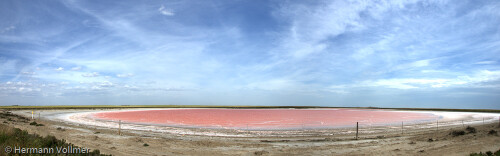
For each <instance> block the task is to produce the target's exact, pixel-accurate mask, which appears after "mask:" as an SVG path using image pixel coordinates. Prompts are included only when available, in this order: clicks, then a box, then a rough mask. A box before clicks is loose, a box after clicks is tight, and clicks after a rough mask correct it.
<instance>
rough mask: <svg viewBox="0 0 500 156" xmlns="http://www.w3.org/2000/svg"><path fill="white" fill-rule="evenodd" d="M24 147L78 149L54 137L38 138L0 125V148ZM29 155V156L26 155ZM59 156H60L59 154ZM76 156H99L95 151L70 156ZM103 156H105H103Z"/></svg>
mask: <svg viewBox="0 0 500 156" xmlns="http://www.w3.org/2000/svg"><path fill="white" fill-rule="evenodd" d="M7 146H10V147H14V146H17V147H24V148H53V149H54V150H55V149H56V147H59V148H60V147H68V146H72V147H73V148H78V146H75V145H73V144H71V143H66V141H65V140H64V139H63V140H59V139H56V137H54V136H51V135H48V136H45V137H42V136H39V135H37V134H29V133H28V132H27V131H23V130H21V129H19V128H12V127H9V126H7V125H3V124H0V147H7ZM2 152H3V151H2ZM28 155H31V154H28ZM43 155H49V156H52V155H58V154H57V153H48V154H43ZM59 155H61V154H59ZM71 155H76V156H87V155H92V156H93V155H100V156H103V154H100V151H99V150H97V149H95V150H92V151H91V152H89V153H85V154H71ZM104 156H105V155H104Z"/></svg>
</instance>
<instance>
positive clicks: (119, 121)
mask: <svg viewBox="0 0 500 156" xmlns="http://www.w3.org/2000/svg"><path fill="white" fill-rule="evenodd" d="M121 129H122V120H118V135H122V133H121Z"/></svg>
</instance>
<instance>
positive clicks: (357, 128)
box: [356, 122, 359, 140]
mask: <svg viewBox="0 0 500 156" xmlns="http://www.w3.org/2000/svg"><path fill="white" fill-rule="evenodd" d="M358 130H359V122H356V140H358Z"/></svg>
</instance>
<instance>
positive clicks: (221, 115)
mask: <svg viewBox="0 0 500 156" xmlns="http://www.w3.org/2000/svg"><path fill="white" fill-rule="evenodd" d="M92 116H93V117H94V118H97V119H102V120H121V121H122V122H130V123H141V124H160V125H168V126H187V127H214V128H216V127H218V128H236V129H238V128H243V129H244V128H252V129H256V128H257V129H273V128H291V129H293V128H304V127H309V128H334V127H342V126H353V125H356V122H360V123H363V124H391V123H401V122H415V121H425V120H435V119H437V118H438V117H439V116H436V115H433V114H430V113H419V112H399V111H381V110H370V109H163V110H140V111H117V112H101V113H95V114H93V115H92Z"/></svg>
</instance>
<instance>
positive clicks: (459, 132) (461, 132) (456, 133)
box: [450, 131, 465, 137]
mask: <svg viewBox="0 0 500 156" xmlns="http://www.w3.org/2000/svg"><path fill="white" fill-rule="evenodd" d="M450 134H451V135H452V136H454V137H456V136H460V135H465V131H453V132H451V133H450Z"/></svg>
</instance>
